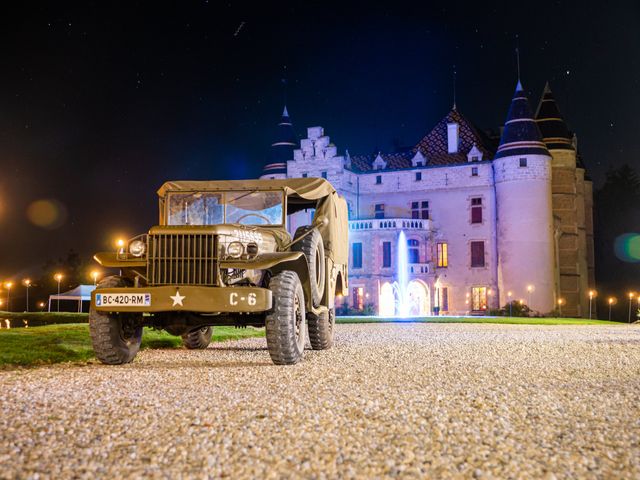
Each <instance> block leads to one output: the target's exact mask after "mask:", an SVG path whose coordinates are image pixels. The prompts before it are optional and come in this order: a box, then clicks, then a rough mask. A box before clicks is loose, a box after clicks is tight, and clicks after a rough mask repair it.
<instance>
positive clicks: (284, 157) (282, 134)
mask: <svg viewBox="0 0 640 480" xmlns="http://www.w3.org/2000/svg"><path fill="white" fill-rule="evenodd" d="M275 140H276V141H275V142H273V143H272V144H271V154H270V157H271V158H270V161H269V163H268V164H267V165H265V166H264V169H263V171H262V174H263V175H286V174H287V161H288V160H293V150H294V149H295V148H296V147H297V145H298V141H297V137H296V134H295V132H294V130H293V124H292V123H291V118H290V117H289V111H288V110H287V106H286V105H285V107H284V110H283V111H282V117H281V118H280V122H279V123H278V128H277V132H276V137H275Z"/></svg>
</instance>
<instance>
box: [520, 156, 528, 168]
mask: <svg viewBox="0 0 640 480" xmlns="http://www.w3.org/2000/svg"><path fill="white" fill-rule="evenodd" d="M520 166H521V167H526V166H527V159H526V158H521V159H520Z"/></svg>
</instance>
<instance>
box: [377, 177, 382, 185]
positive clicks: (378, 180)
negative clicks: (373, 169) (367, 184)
mask: <svg viewBox="0 0 640 480" xmlns="http://www.w3.org/2000/svg"><path fill="white" fill-rule="evenodd" d="M381 183H382V175H376V185H380V184H381Z"/></svg>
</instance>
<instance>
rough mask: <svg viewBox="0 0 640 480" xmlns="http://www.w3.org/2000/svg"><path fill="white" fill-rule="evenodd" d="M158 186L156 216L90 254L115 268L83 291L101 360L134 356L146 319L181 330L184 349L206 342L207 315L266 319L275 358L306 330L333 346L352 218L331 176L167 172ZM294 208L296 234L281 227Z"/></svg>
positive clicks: (295, 350)
mask: <svg viewBox="0 0 640 480" xmlns="http://www.w3.org/2000/svg"><path fill="white" fill-rule="evenodd" d="M158 196H159V199H160V219H159V225H156V226H154V227H151V229H150V230H149V231H148V233H146V234H142V235H138V236H136V237H134V238H131V239H129V240H128V241H126V242H122V243H121V244H120V245H119V246H118V248H117V250H115V251H113V252H102V253H98V254H96V255H95V256H94V259H95V260H96V261H97V262H98V263H99V264H100V265H102V266H103V267H107V268H114V269H119V275H115V276H109V277H106V278H104V279H103V280H102V281H100V282H99V283H98V285H97V287H96V289H95V291H94V292H93V293H92V295H91V308H90V313H89V328H90V333H91V339H92V342H93V348H94V350H95V353H96V356H97V357H98V359H99V360H100V361H101V362H103V363H106V364H122V363H128V362H131V361H132V360H133V358H134V357H135V355H136V353H137V352H138V350H139V348H140V342H141V340H142V331H143V327H144V326H150V327H155V328H159V329H164V330H166V331H167V332H169V333H171V334H173V335H180V336H182V339H183V343H184V345H185V346H186V347H187V348H189V349H202V348H206V347H207V346H208V345H209V342H210V341H211V335H212V332H213V327H215V326H220V325H232V326H236V327H246V326H254V327H265V331H266V339H267V347H268V350H269V354H270V356H271V359H272V360H273V362H274V363H275V364H278V365H285V364H294V363H297V362H298V361H299V360H300V359H301V358H302V356H303V353H304V348H305V343H306V339H307V333H308V338H309V343H310V344H311V347H312V348H313V349H316V350H322V349H327V348H329V347H331V345H332V344H333V336H334V324H335V307H334V301H335V297H336V295H339V294H344V293H346V291H347V282H348V277H347V257H348V239H347V236H348V224H347V207H346V202H345V201H344V199H343V198H342V197H340V196H339V195H338V194H337V192H336V191H335V189H334V188H333V187H332V186H331V184H330V183H329V182H328V181H326V180H324V179H322V178H296V179H286V180H237V181H174V182H167V183H165V184H164V185H162V187H161V188H160V190H158ZM303 211H306V215H305V214H304V213H297V212H303ZM301 217H305V218H306V219H307V220H308V221H307V222H305V223H309V224H308V225H302V226H300V227H299V228H297V229H296V231H295V233H294V235H293V237H292V236H291V235H290V233H289V232H288V231H287V227H288V226H290V225H291V222H292V221H294V220H295V221H299V220H300V218H301ZM309 219H311V220H309Z"/></svg>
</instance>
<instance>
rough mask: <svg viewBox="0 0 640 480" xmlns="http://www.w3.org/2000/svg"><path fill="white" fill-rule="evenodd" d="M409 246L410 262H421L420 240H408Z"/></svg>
mask: <svg viewBox="0 0 640 480" xmlns="http://www.w3.org/2000/svg"><path fill="white" fill-rule="evenodd" d="M407 247H409V263H420V242H419V241H418V240H415V239H413V238H411V239H409V240H407Z"/></svg>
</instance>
